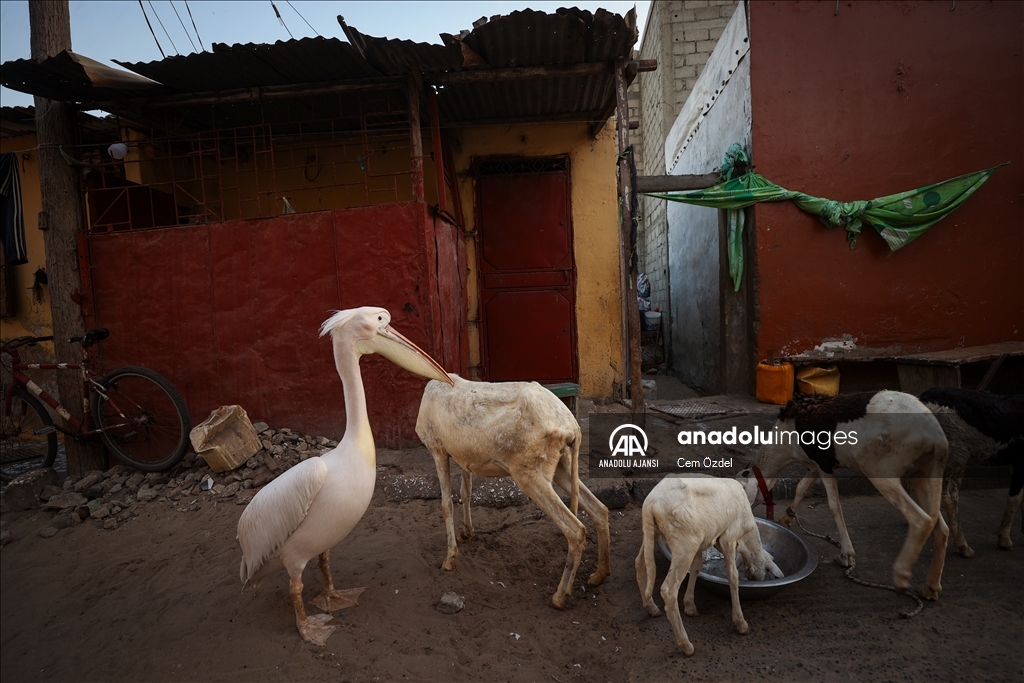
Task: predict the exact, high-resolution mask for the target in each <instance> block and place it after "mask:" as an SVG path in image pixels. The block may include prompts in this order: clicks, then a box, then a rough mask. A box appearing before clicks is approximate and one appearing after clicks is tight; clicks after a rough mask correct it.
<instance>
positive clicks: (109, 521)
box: [103, 517, 117, 531]
mask: <svg viewBox="0 0 1024 683" xmlns="http://www.w3.org/2000/svg"><path fill="white" fill-rule="evenodd" d="M103 528H104V529H107V530H108V531H113V530H114V529H116V528H117V520H116V519H114V518H113V517H107V518H106V519H105V520H103Z"/></svg>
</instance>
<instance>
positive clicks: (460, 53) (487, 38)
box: [2, 8, 637, 124]
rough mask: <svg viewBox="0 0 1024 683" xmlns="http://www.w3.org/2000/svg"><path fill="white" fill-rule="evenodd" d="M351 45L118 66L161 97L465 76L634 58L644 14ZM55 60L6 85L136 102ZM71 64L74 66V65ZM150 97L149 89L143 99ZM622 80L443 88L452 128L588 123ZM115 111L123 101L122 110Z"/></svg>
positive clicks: (537, 21) (585, 16)
mask: <svg viewBox="0 0 1024 683" xmlns="http://www.w3.org/2000/svg"><path fill="white" fill-rule="evenodd" d="M339 21H340V23H341V25H342V28H343V29H344V31H345V34H346V37H347V38H348V39H349V41H350V42H348V43H345V42H342V41H340V40H338V39H334V38H303V39H301V40H289V41H279V42H277V43H274V44H272V45H271V44H251V43H250V44H245V45H231V46H228V45H222V44H215V45H214V47H213V51H212V52H203V53H198V54H191V55H186V56H175V57H169V58H167V59H163V60H160V61H155V62H146V63H131V62H120V61H118V62H116V63H117V64H120V65H121V66H123V67H125V68H127V69H130V70H131V71H133V72H135V73H137V74H140V75H142V76H145V77H146V78H149V79H152V80H153V81H157V82H158V83H160V84H162V87H160V88H159V92H160V93H161V94H168V93H178V94H191V93H210V92H216V91H224V90H231V89H238V88H259V87H268V86H283V85H299V84H302V85H306V84H331V83H337V82H339V81H357V80H360V79H366V78H376V77H380V76H392V77H394V76H402V75H404V74H407V73H409V72H410V71H413V70H418V71H420V72H421V73H423V74H425V77H426V79H427V80H428V82H429V81H430V80H435V81H436V78H435V79H431V76H432V75H433V76H435V77H436V76H438V75H439V74H445V73H453V72H460V71H476V72H484V73H485V72H487V71H488V70H489V69H492V68H493V69H497V68H507V67H537V66H559V65H563V66H564V65H575V64H586V63H611V62H612V61H613V60H615V59H618V58H627V59H628V58H629V57H630V55H631V50H632V46H633V44H634V43H635V42H636V37H637V30H636V14H635V11H630V12H629V13H628V14H627V15H626V17H621V16H619V15H617V14H613V13H611V12H607V11H605V10H597V12H595V13H591V12H589V11H585V10H580V9H577V8H568V9H565V8H563V9H559V10H558V11H556V12H554V13H552V14H548V13H546V12H540V11H535V10H530V9H527V10H523V11H517V12H512V13H511V14H509V15H506V16H500V17H493V18H492V19H491V20H490V21H486V22H484V23H478V25H477V27H476V28H474V29H473V30H472V31H470V32H469V33H466V34H464V35H463V36H462V37H461V38H459V37H455V36H448V35H445V36H443V38H442V39H443V40H444V41H445V44H428V43H415V42H412V41H408V40H396V39H388V38H374V37H371V36H367V35H364V34H362V33H360V32H359V31H358V30H356V29H354V28H352V27H350V26H348V25H346V24H345V23H344V20H342V19H341V18H340V17H339ZM68 62H69V60H62V57H60V56H58V57H54V58H51V59H49V60H46V61H45V62H43V63H42V64H36V63H35V62H32V61H31V60H18V61H16V62H8V63H7V64H4V68H3V76H2V82H3V84H4V85H6V86H7V87H10V88H12V89H15V90H20V91H22V92H31V93H34V94H40V95H42V96H44V97H49V98H51V99H62V100H76V101H80V102H95V101H100V100H109V101H115V102H116V101H118V100H124V99H137V98H138V97H139V96H140V95H141V94H143V93H142V92H140V91H139V90H137V89H132V90H129V89H111V88H97V87H96V86H95V85H94V84H90V83H88V81H87V79H86V81H85V82H83V79H82V77H81V68H80V67H79V68H78V70H77V71H75V70H74V69H73V68H72V67H71V66H70V65H69V63H68ZM71 63H72V64H73V62H71ZM145 95H146V96H147V97H148V96H149V93H145ZM614 97H615V93H614V77H613V75H612V72H611V70H610V69H609V71H608V73H607V74H599V75H584V76H580V75H563V76H558V77H550V76H548V77H543V78H530V79H501V80H496V81H489V82H472V83H460V84H458V85H449V86H446V87H444V88H442V89H439V91H438V103H439V107H440V112H441V118H442V121H443V122H444V123H448V124H451V123H470V122H473V121H500V120H513V119H528V118H533V119H537V118H543V117H551V118H557V119H566V118H569V119H588V118H592V117H594V116H595V115H596V114H597V112H601V111H605V110H606V108H607V107H608V106H609V105H610V104H611V103H613V102H614ZM114 106H115V108H116V105H114Z"/></svg>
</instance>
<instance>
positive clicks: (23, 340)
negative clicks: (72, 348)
mask: <svg viewBox="0 0 1024 683" xmlns="http://www.w3.org/2000/svg"><path fill="white" fill-rule="evenodd" d="M109 336H110V330H108V329H107V328H105V327H101V328H99V329H96V330H89V331H88V332H86V333H85V334H80V335H76V336H74V337H71V338H70V339H68V343H69V344H76V343H77V344H81V345H82V346H84V347H89V346H92V345H93V344H95V343H96V342H100V341H103V340H104V339H106V338H107V337H109ZM44 341H53V335H52V334H51V335H49V336H47V337H31V336H26V337H18V338H16V339H12V340H10V341H8V342H4V343H3V345H2V346H0V348H3V349H4V350H8V349H16V348H18V347H19V346H25V345H28V346H35V345H36V344H37V343H38V342H44Z"/></svg>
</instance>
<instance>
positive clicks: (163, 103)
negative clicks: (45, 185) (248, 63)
mask: <svg viewBox="0 0 1024 683" xmlns="http://www.w3.org/2000/svg"><path fill="white" fill-rule="evenodd" d="M405 83H406V80H405V79H403V78H397V77H396V78H391V77H381V78H361V79H359V80H352V81H341V82H338V83H332V84H330V85H324V84H323V83H300V84H289V85H268V86H265V87H262V88H233V89H231V90H211V91H206V92H198V93H182V94H179V95H167V96H164V97H133V98H126V99H124V100H118V101H116V102H88V103H84V104H83V105H81V106H79V109H83V108H88V109H91V108H95V109H102V110H103V111H110V107H121V108H122V109H123V108H124V107H125V104H130V105H135V106H145V107H153V108H158V109H159V108H167V107H191V106H197V105H202V104H233V103H236V102H258V101H267V100H280V99H289V98H296V97H306V96H309V95H332V94H337V93H353V92H366V91H373V90H390V89H392V88H401V87H403V86H404V85H405Z"/></svg>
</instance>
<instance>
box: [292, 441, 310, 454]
mask: <svg viewBox="0 0 1024 683" xmlns="http://www.w3.org/2000/svg"><path fill="white" fill-rule="evenodd" d="M295 450H297V451H298V452H300V453H305V452H306V451H307V450H309V444H308V443H306V442H305V441H300V442H299V443H298V444H297V445H296V446H295Z"/></svg>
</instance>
